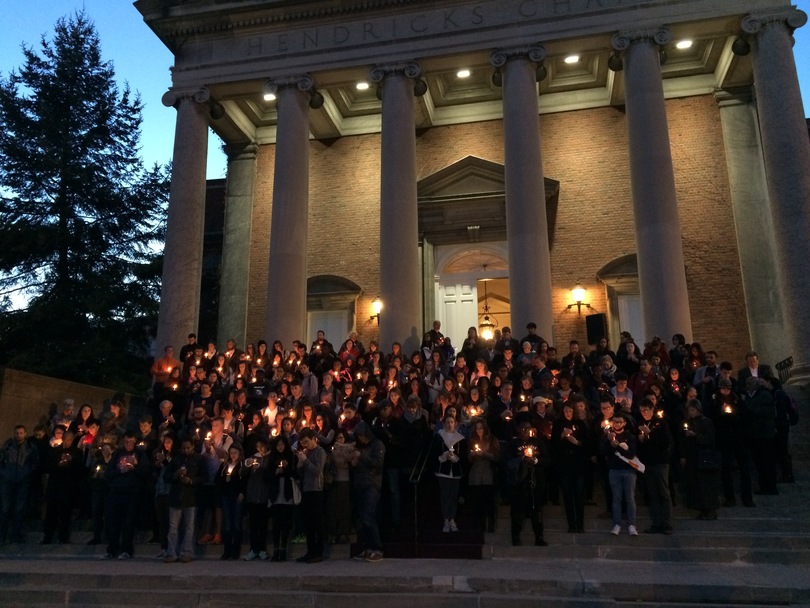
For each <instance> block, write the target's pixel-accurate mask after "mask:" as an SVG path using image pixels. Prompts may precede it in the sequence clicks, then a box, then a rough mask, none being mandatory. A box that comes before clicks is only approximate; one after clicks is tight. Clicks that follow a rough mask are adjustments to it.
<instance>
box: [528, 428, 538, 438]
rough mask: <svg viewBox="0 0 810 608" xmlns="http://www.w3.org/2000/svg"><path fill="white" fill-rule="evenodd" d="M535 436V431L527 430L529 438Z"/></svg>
mask: <svg viewBox="0 0 810 608" xmlns="http://www.w3.org/2000/svg"><path fill="white" fill-rule="evenodd" d="M535 435H537V431H536V430H535V429H529V437H534V436H535Z"/></svg>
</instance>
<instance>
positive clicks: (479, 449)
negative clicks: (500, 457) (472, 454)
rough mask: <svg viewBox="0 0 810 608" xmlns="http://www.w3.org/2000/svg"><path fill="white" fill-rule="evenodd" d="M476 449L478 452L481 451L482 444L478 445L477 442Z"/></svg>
mask: <svg viewBox="0 0 810 608" xmlns="http://www.w3.org/2000/svg"><path fill="white" fill-rule="evenodd" d="M475 451H476V452H480V451H481V446H480V445H478V444H477V443H476V444H475Z"/></svg>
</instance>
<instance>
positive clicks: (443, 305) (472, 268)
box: [433, 242, 510, 349]
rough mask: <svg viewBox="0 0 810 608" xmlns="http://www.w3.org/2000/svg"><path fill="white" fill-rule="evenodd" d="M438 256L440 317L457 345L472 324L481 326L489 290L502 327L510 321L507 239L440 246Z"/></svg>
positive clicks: (436, 292)
mask: <svg viewBox="0 0 810 608" xmlns="http://www.w3.org/2000/svg"><path fill="white" fill-rule="evenodd" d="M434 260H435V266H434V268H435V274H434V290H433V297H434V298H435V310H436V318H437V319H438V320H439V321H441V323H442V333H444V335H445V336H448V337H450V338H451V340H452V342H453V345H454V346H455V347H456V349H458V348H459V347H460V346H461V343H462V342H463V341H464V338H466V337H467V329H468V328H469V327H476V328H478V325H479V322H480V320H481V319H482V318H483V316H484V304H485V300H484V294H485V293H486V303H487V305H488V306H489V316H490V318H491V319H492V320H493V322H494V323H495V324H496V326H497V327H499V328H500V327H503V326H504V325H509V312H510V306H509V268H508V263H507V253H506V243H505V242H497V243H478V244H476V245H470V244H459V245H442V246H437V247H435V248H434ZM484 283H486V287H485V286H484Z"/></svg>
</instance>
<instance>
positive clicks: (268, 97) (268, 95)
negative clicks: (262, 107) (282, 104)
mask: <svg viewBox="0 0 810 608" xmlns="http://www.w3.org/2000/svg"><path fill="white" fill-rule="evenodd" d="M275 98H276V95H275V93H265V94H264V100H265V101H273V100H275Z"/></svg>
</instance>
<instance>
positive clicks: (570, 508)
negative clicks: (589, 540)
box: [551, 395, 590, 533]
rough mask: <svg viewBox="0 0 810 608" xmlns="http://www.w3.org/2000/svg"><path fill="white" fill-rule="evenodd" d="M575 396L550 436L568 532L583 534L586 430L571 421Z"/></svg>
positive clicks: (565, 407) (576, 398) (581, 423)
mask: <svg viewBox="0 0 810 608" xmlns="http://www.w3.org/2000/svg"><path fill="white" fill-rule="evenodd" d="M575 400H582V401H583V402H584V397H580V396H578V395H577V396H574V397H572V399H571V400H569V401H566V402H564V403H563V406H562V415H561V416H560V418H558V419H557V421H556V422H555V423H554V430H553V431H552V435H551V445H552V454H553V455H554V464H555V465H556V467H557V472H558V475H559V483H560V489H561V490H562V497H563V504H564V505H565V517H566V519H567V520H568V532H572V533H575V532H583V531H584V526H585V524H584V518H585V470H586V466H587V462H588V457H589V455H590V445H589V442H588V427H587V426H586V425H585V424H584V423H583V422H581V421H578V420H576V419H575V418H574V401H575Z"/></svg>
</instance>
